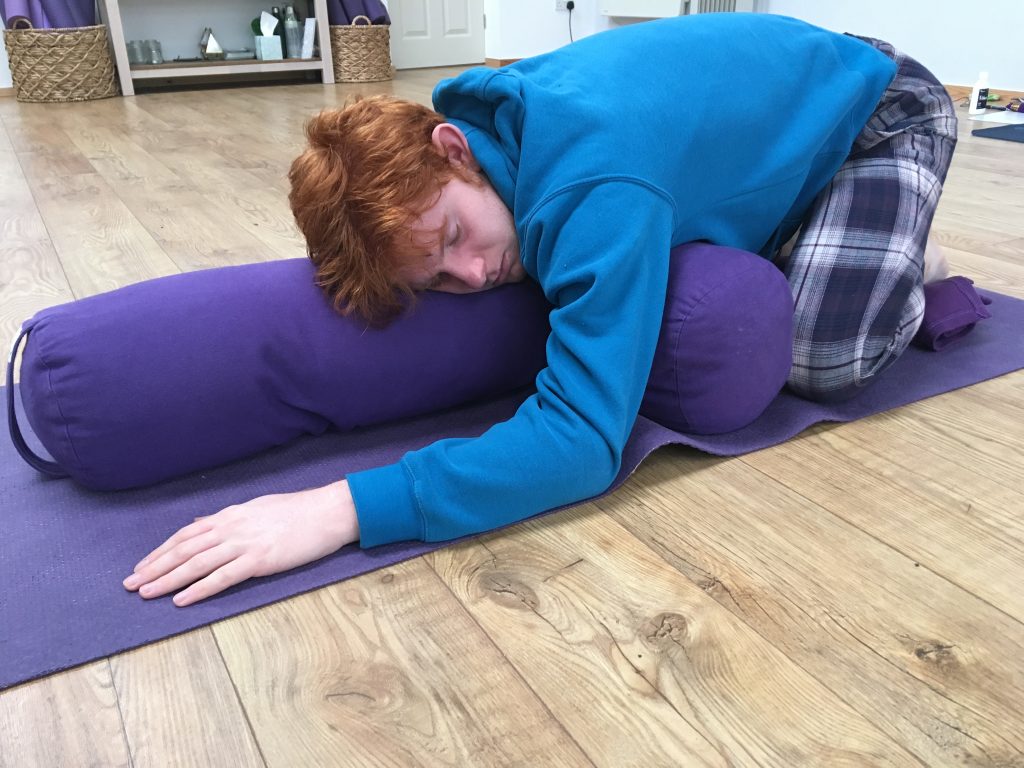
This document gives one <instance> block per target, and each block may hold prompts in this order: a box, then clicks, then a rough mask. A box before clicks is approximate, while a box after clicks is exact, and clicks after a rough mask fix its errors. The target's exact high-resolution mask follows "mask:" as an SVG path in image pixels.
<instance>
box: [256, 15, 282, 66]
mask: <svg viewBox="0 0 1024 768" xmlns="http://www.w3.org/2000/svg"><path fill="white" fill-rule="evenodd" d="M252 26H253V30H256V29H257V28H258V29H259V34H257V35H256V37H255V41H256V58H257V59H260V60H262V61H274V60H277V59H283V58H284V49H283V48H282V47H281V37H280V35H277V34H275V30H276V29H277V27H278V26H279V22H278V20H277V19H276V18H274V16H273V15H271V14H269V13H267V12H266V11H263V13H261V14H260V17H259V19H253V22H252Z"/></svg>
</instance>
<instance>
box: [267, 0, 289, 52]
mask: <svg viewBox="0 0 1024 768" xmlns="http://www.w3.org/2000/svg"><path fill="white" fill-rule="evenodd" d="M270 15H271V16H273V17H274V18H275V19H277V26H276V27H274V37H276V38H278V39H279V40H280V41H281V58H283V59H287V58H288V50H287V49H286V48H285V45H284V14H283V13H281V9H280V8H279V7H278V6H276V5H275V6H274V7H273V8H271V9H270Z"/></svg>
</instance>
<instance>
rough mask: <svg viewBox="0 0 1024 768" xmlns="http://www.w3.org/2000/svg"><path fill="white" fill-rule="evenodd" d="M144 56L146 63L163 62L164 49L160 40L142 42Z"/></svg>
mask: <svg viewBox="0 0 1024 768" xmlns="http://www.w3.org/2000/svg"><path fill="white" fill-rule="evenodd" d="M142 57H143V58H144V59H145V62H144V63H145V64H163V63H164V50H163V48H162V47H161V46H160V41H159V40H147V41H146V42H144V43H143V44H142Z"/></svg>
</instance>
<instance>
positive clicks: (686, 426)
mask: <svg viewBox="0 0 1024 768" xmlns="http://www.w3.org/2000/svg"><path fill="white" fill-rule="evenodd" d="M671 259H672V261H671V264H670V267H669V282H668V292H667V296H668V298H667V299H666V302H665V314H664V317H663V318H662V325H661V336H660V337H659V339H658V348H657V351H656V352H655V356H654V365H653V366H652V368H651V377H650V380H649V381H648V383H647V392H646V393H645V395H644V400H643V404H642V405H641V406H640V413H642V414H643V415H644V416H646V417H647V418H649V419H652V420H654V421H656V422H658V423H659V424H663V425H665V426H667V427H671V428H672V429H675V430H678V431H680V432H689V433H691V434H701V435H712V434H718V433H722V432H731V431H733V430H735V429H740V428H741V427H745V426H746V425H747V424H749V423H750V422H752V421H753V420H754V419H756V418H757V417H758V416H760V415H761V413H762V412H763V411H764V409H765V408H767V407H768V404H769V403H770V402H771V401H772V400H773V399H774V398H775V396H776V395H777V394H778V393H779V390H781V389H782V387H783V385H784V384H785V383H786V377H787V376H788V375H789V369H790V367H791V366H792V363H793V295H792V291H791V290H790V287H789V283H788V282H787V281H786V277H785V275H783V274H782V272H781V271H780V270H779V269H778V268H777V267H775V265H773V264H772V263H771V262H769V261H767V260H766V259H763V258H761V257H760V256H756V255H754V254H752V253H748V252H746V251H740V250H736V249H735V248H723V247H720V246H714V245H707V244H705V243H690V244H688V245H683V246H680V247H678V248H675V249H673V250H672V255H671Z"/></svg>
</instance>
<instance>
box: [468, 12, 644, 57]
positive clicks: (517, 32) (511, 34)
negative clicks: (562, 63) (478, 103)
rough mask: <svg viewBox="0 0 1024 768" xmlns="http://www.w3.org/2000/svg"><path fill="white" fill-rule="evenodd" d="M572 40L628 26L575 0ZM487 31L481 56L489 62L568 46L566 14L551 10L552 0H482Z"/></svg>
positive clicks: (567, 15)
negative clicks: (512, 0)
mask: <svg viewBox="0 0 1024 768" xmlns="http://www.w3.org/2000/svg"><path fill="white" fill-rule="evenodd" d="M575 2H576V7H575V9H574V10H573V12H572V32H573V37H574V38H575V39H576V40H579V39H580V38H581V37H586V36H587V35H592V34H594V33H595V32H600V31H601V30H604V29H609V28H611V27H616V26H619V25H620V24H628V23H631V21H629V20H623V19H614V20H613V19H609V18H608V17H607V16H602V15H601V14H600V13H598V0H575ZM484 13H485V14H486V15H487V29H486V31H485V34H484V53H485V54H486V56H487V58H489V59H522V58H525V57H527V56H534V55H536V54H538V53H545V52H547V51H551V50H554V49H555V48H560V47H561V46H563V45H568V44H569V14H568V13H567V12H565V11H556V10H555V0H517V2H510V1H509V0H484Z"/></svg>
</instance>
